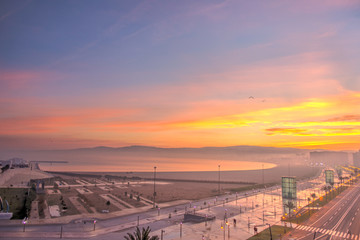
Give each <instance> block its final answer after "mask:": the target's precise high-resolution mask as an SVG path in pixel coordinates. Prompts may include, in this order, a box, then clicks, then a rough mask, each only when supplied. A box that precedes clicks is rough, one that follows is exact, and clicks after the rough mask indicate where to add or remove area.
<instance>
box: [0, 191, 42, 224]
mask: <svg viewBox="0 0 360 240" xmlns="http://www.w3.org/2000/svg"><path fill="white" fill-rule="evenodd" d="M27 193H28V189H27V188H0V196H1V197H2V199H3V202H4V208H5V209H6V204H5V200H7V201H8V203H9V207H10V210H9V211H10V212H12V213H13V217H12V219H23V218H24V217H26V216H27V214H28V213H30V209H31V202H32V201H34V200H35V198H36V193H35V191H34V190H33V189H32V188H30V191H29V196H28V195H27Z"/></svg>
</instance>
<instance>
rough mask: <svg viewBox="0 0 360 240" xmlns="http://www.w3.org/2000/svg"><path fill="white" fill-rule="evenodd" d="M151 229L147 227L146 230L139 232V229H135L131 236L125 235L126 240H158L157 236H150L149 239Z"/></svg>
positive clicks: (129, 234)
mask: <svg viewBox="0 0 360 240" xmlns="http://www.w3.org/2000/svg"><path fill="white" fill-rule="evenodd" d="M150 232H151V229H150V227H149V226H148V227H147V228H146V229H145V228H142V231H140V229H139V227H136V231H135V232H134V233H133V234H131V233H127V236H125V239H126V240H159V237H158V236H152V237H150Z"/></svg>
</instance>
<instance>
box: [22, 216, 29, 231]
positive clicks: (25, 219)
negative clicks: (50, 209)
mask: <svg viewBox="0 0 360 240" xmlns="http://www.w3.org/2000/svg"><path fill="white" fill-rule="evenodd" d="M27 220H28V218H27V217H25V218H24V219H23V220H22V223H23V226H24V227H23V232H25V225H26V223H27Z"/></svg>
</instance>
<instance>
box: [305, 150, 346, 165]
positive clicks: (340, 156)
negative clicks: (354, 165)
mask: <svg viewBox="0 0 360 240" xmlns="http://www.w3.org/2000/svg"><path fill="white" fill-rule="evenodd" d="M310 161H311V162H312V163H313V164H314V165H327V166H338V165H347V164H350V162H349V154H348V153H346V152H332V151H321V152H319V151H315V152H310Z"/></svg>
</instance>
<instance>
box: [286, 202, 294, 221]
mask: <svg viewBox="0 0 360 240" xmlns="http://www.w3.org/2000/svg"><path fill="white" fill-rule="evenodd" d="M284 206H285V207H286V208H288V209H289V217H290V216H291V210H293V209H294V208H295V204H294V203H293V202H292V201H288V202H287V203H285V204H284Z"/></svg>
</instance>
